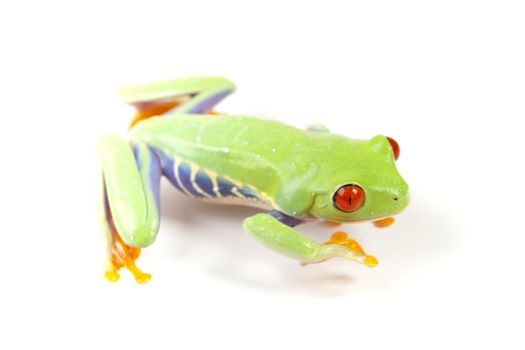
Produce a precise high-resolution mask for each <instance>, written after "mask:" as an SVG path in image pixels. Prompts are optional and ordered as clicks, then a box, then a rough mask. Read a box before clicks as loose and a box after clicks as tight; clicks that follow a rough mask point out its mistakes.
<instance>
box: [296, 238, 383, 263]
mask: <svg viewBox="0 0 525 350" xmlns="http://www.w3.org/2000/svg"><path fill="white" fill-rule="evenodd" d="M323 248H324V249H325V251H324V252H323V253H324V254H323V255H324V258H323V259H321V260H318V261H312V262H314V263H318V262H323V261H326V260H328V259H330V258H335V257H342V258H346V259H350V260H354V261H357V262H360V263H362V264H363V265H366V266H368V267H375V266H377V264H378V261H377V259H376V258H375V257H374V256H372V255H367V254H366V253H365V251H364V250H363V248H362V247H361V245H359V243H357V241H356V240H354V239H351V238H348V235H347V234H346V233H344V232H335V233H333V234H332V237H331V238H330V240H329V241H327V242H325V243H323ZM312 262H305V261H303V262H301V265H302V266H305V265H308V264H309V263H312Z"/></svg>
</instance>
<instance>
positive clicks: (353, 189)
mask: <svg viewBox="0 0 525 350" xmlns="http://www.w3.org/2000/svg"><path fill="white" fill-rule="evenodd" d="M333 201H334V205H335V206H336V208H337V209H339V210H342V211H347V212H350V211H355V210H357V209H359V208H361V207H362V206H363V204H364V203H365V191H364V190H363V189H362V188H361V187H359V186H357V185H344V186H342V187H340V188H339V189H338V190H337V191H336V192H335V194H334V198H333Z"/></svg>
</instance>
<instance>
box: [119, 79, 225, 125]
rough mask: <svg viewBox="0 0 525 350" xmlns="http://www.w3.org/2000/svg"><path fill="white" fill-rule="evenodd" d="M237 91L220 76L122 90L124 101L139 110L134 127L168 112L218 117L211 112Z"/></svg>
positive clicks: (161, 82) (133, 123)
mask: <svg viewBox="0 0 525 350" xmlns="http://www.w3.org/2000/svg"><path fill="white" fill-rule="evenodd" d="M234 90H235V85H234V84H233V83H232V82H231V81H229V80H227V79H224V78H220V77H194V78H184V79H176V80H167V81H160V82H156V83H150V84H145V85H137V86H129V87H126V88H122V89H121V90H120V94H121V95H122V97H123V99H124V101H125V102H127V103H130V104H132V105H133V106H135V108H136V109H137V115H136V117H135V119H134V120H133V121H132V123H131V126H130V127H133V126H134V125H135V124H136V123H138V122H139V121H141V120H143V119H147V118H150V117H153V116H159V115H163V114H166V113H170V114H171V113H183V114H206V113H210V114H215V113H214V112H212V111H211V109H212V108H213V107H214V106H215V105H216V104H217V103H219V102H220V101H221V100H222V99H223V98H225V97H226V96H228V95H229V94H230V93H232V92H233V91H234Z"/></svg>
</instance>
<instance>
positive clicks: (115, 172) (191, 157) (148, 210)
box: [98, 77, 409, 263]
mask: <svg viewBox="0 0 525 350" xmlns="http://www.w3.org/2000/svg"><path fill="white" fill-rule="evenodd" d="M233 90H234V86H233V84H232V83H231V82H229V81H228V80H225V79H222V78H215V77H204V78H189V79H180V80H175V81H166V82H160V83H154V84H149V85H145V86H138V87H130V88H127V89H124V90H123V91H122V95H123V96H124V99H125V101H126V102H128V103H133V104H137V103H143V102H148V101H158V100H163V99H171V98H174V97H180V96H184V95H191V96H192V98H191V99H189V100H188V101H187V102H185V103H184V104H182V105H181V106H179V107H177V108H176V109H174V110H173V111H170V112H169V113H168V114H166V115H164V116H162V117H159V118H151V119H147V120H143V121H141V122H139V123H138V124H137V125H136V126H135V127H134V128H133V129H132V130H131V133H130V141H131V144H133V145H134V146H135V147H136V148H137V150H138V151H137V155H136V157H137V158H135V157H134V155H133V151H132V148H131V147H130V144H129V143H128V142H127V141H125V140H123V139H122V138H120V137H117V136H107V137H105V138H103V139H102V140H101V141H100V143H99V145H98V153H99V156H100V158H101V161H102V169H103V177H104V184H105V193H106V194H107V198H108V204H109V208H110V211H111V216H112V218H113V221H114V224H115V227H116V229H117V231H118V233H119V235H120V236H121V238H122V239H123V240H124V242H126V243H127V244H129V245H131V246H139V247H146V246H148V245H150V244H152V243H153V241H154V239H155V237H156V234H157V231H158V227H159V217H158V208H156V203H155V199H154V193H155V191H156V189H154V188H151V186H150V185H148V184H149V183H150V181H149V180H148V179H150V178H151V174H150V173H149V170H148V167H147V166H145V164H146V165H147V164H148V162H150V161H151V157H152V156H153V155H152V153H151V152H150V151H149V147H153V148H155V149H160V150H162V151H163V152H164V153H165V154H167V155H168V156H171V157H177V158H178V159H182V160H184V161H188V162H191V163H193V164H195V165H196V166H197V167H199V168H201V169H207V170H208V171H211V172H213V173H215V174H218V175H220V176H225V177H228V178H230V179H232V180H235V181H236V182H237V183H240V184H242V185H243V186H249V187H250V188H253V189H255V190H257V192H258V193H259V194H260V195H261V198H262V200H263V201H264V203H265V205H266V206H267V207H269V209H274V210H277V211H279V212H281V213H284V214H286V215H288V216H291V217H294V218H297V219H300V220H302V221H309V220H313V219H322V220H330V221H337V222H356V221H364V220H377V219H380V218H384V217H389V216H392V215H394V214H397V213H399V212H400V211H401V210H403V209H404V208H405V207H406V206H407V204H408V202H409V199H408V185H407V184H406V182H405V181H404V180H403V179H402V177H401V176H400V175H399V173H398V171H397V169H396V163H395V159H394V155H393V152H392V148H391V146H390V144H389V142H388V141H387V139H386V137H384V136H375V137H373V138H372V139H371V140H352V139H349V138H347V137H344V136H341V135H337V134H333V133H330V132H328V130H327V129H325V128H323V127H320V126H317V127H316V128H313V129H315V130H312V129H310V130H301V129H297V128H294V127H291V126H288V125H285V124H282V123H280V122H277V121H270V120H261V119H256V118H253V117H246V116H232V115H219V116H210V115H208V114H206V112H207V110H205V111H199V113H195V112H192V111H194V109H195V108H196V107H195V106H198V104H199V103H202V102H203V101H205V100H206V99H208V98H210V97H211V96H214V95H215V94H218V93H221V92H225V91H226V92H229V91H233ZM189 112H190V113H189ZM136 159H140V162H141V166H140V167H139V166H137V161H136ZM346 184H356V185H359V186H360V187H361V188H362V189H363V190H364V191H365V202H364V204H363V205H362V206H361V207H360V208H359V209H357V210H355V211H353V212H344V211H342V210H340V209H338V208H337V207H336V206H335V205H334V203H333V196H334V193H335V192H336V191H337V190H338V189H339V188H340V187H341V186H343V185H346ZM105 221H107V220H103V224H104V228H105V231H106V232H109V229H108V224H107V222H105ZM243 227H244V229H245V230H246V231H247V232H248V233H250V234H251V235H252V236H253V237H254V238H256V239H257V240H258V241H259V242H261V243H263V244H264V245H265V246H267V247H269V248H271V249H273V250H275V251H278V252H280V253H282V254H284V255H287V256H290V257H293V258H296V259H298V260H300V261H301V262H303V263H314V262H320V261H324V260H326V259H329V258H332V257H345V258H348V259H352V260H356V261H359V262H363V260H364V258H365V257H366V256H365V255H363V254H361V253H359V252H356V251H353V250H350V249H348V248H345V247H344V246H341V245H320V244H318V243H316V242H313V241H312V240H310V239H308V238H306V237H304V236H302V235H301V234H300V233H299V232H297V231H296V230H295V229H293V228H292V227H290V226H287V225H285V224H283V223H281V222H280V221H279V220H277V219H276V218H275V217H274V216H272V215H270V214H266V213H261V214H256V215H254V216H252V217H249V218H247V219H245V220H244V225H243Z"/></svg>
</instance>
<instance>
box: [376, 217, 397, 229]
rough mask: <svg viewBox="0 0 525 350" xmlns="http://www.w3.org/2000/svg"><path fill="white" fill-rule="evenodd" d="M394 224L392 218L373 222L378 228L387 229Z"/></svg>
mask: <svg viewBox="0 0 525 350" xmlns="http://www.w3.org/2000/svg"><path fill="white" fill-rule="evenodd" d="M393 223H394V218H392V217H388V218H384V219H381V220H376V221H374V225H376V226H377V227H380V228H384V227H388V226H390V225H392V224H393Z"/></svg>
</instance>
